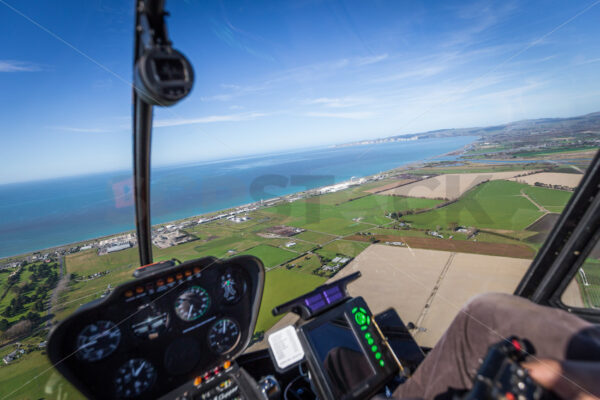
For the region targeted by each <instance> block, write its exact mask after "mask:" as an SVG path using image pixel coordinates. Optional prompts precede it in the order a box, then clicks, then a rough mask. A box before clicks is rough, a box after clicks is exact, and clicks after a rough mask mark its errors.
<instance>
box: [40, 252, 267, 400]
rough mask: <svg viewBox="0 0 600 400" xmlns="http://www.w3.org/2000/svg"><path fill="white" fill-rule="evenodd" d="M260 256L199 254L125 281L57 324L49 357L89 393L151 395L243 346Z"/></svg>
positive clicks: (254, 308)
mask: <svg viewBox="0 0 600 400" xmlns="http://www.w3.org/2000/svg"><path fill="white" fill-rule="evenodd" d="M263 285H264V268H263V265H262V263H261V262H260V260H259V259H257V258H256V257H252V256H240V257H235V258H232V259H229V260H227V261H220V260H217V259H216V258H212V257H209V258H202V259H198V260H193V261H187V262H185V263H182V264H180V265H176V266H173V267H169V268H167V269H163V270H159V271H156V272H153V273H151V274H148V275H146V276H143V277H141V278H138V279H135V280H133V281H131V282H127V283H125V284H123V285H121V286H119V287H117V288H115V290H114V291H113V292H112V293H111V294H110V295H109V296H108V297H106V298H105V299H102V300H100V301H99V302H93V303H90V304H88V305H86V306H84V307H83V308H81V309H79V310H78V311H76V312H75V313H74V314H73V315H71V316H70V317H68V318H67V319H66V320H64V321H63V322H62V323H60V324H59V325H58V326H57V327H56V328H55V330H54V331H53V332H52V334H51V336H50V339H49V342H48V356H49V357H50V360H51V362H52V363H53V364H54V365H55V366H56V368H57V369H59V370H60V372H61V373H62V374H63V375H65V377H67V379H69V381H71V383H73V384H74V385H75V386H76V387H77V388H78V389H79V390H80V391H81V392H82V393H83V394H85V395H86V396H87V397H89V398H121V399H127V398H133V399H138V398H156V397H160V396H161V395H162V394H164V393H167V392H169V391H171V390H173V389H174V388H176V387H179V386H181V385H182V384H184V383H185V382H187V381H189V380H190V379H193V378H194V376H196V375H198V374H200V373H202V372H203V371H207V370H209V369H212V368H214V367H215V366H217V365H221V364H222V363H223V362H225V361H227V360H231V359H234V358H235V357H236V356H237V355H239V354H241V352H242V351H243V350H244V349H245V348H246V347H247V345H248V343H249V341H250V339H251V336H252V334H253V331H254V327H255V324H256V318H257V315H258V309H259V306H260V301H261V298H262V290H263Z"/></svg>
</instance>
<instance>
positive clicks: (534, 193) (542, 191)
mask: <svg viewBox="0 0 600 400" xmlns="http://www.w3.org/2000/svg"><path fill="white" fill-rule="evenodd" d="M523 191H524V192H525V193H526V194H527V195H528V196H529V197H531V198H532V199H533V201H535V202H536V203H538V204H539V205H541V206H542V207H544V208H545V209H547V210H548V211H550V212H556V213H561V212H562V210H563V208H564V207H565V205H566V204H567V202H568V201H569V199H570V198H571V195H572V194H573V193H572V192H567V191H564V190H554V189H547V188H544V187H539V186H528V187H526V188H523Z"/></svg>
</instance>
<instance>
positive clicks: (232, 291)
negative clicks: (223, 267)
mask: <svg viewBox="0 0 600 400" xmlns="http://www.w3.org/2000/svg"><path fill="white" fill-rule="evenodd" d="M245 290H246V282H245V281H244V279H243V278H242V277H241V276H239V275H238V274H234V273H232V272H226V273H224V274H223V275H221V278H220V282H219V292H220V294H221V297H222V299H223V301H224V302H225V303H227V304H234V303H237V302H238V301H239V300H240V299H241V298H242V295H243V294H244V292H245Z"/></svg>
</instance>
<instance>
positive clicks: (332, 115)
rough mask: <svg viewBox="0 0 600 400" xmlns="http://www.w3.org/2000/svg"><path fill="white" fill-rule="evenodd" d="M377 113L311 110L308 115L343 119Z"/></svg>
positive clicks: (358, 117)
mask: <svg viewBox="0 0 600 400" xmlns="http://www.w3.org/2000/svg"><path fill="white" fill-rule="evenodd" d="M374 115H375V114H374V113H372V112H371V111H355V112H309V113H306V116H307V117H319V118H341V119H367V118H372V117H373V116H374Z"/></svg>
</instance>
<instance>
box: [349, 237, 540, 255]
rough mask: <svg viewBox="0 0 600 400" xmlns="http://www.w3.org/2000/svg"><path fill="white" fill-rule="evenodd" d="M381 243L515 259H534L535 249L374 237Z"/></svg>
mask: <svg viewBox="0 0 600 400" xmlns="http://www.w3.org/2000/svg"><path fill="white" fill-rule="evenodd" d="M373 236H374V237H375V238H376V239H378V240H379V241H380V242H404V243H406V244H407V245H408V246H410V247H415V248H418V249H431V250H442V251H454V252H458V253H475V254H484V255H488V256H503V257H514V258H533V256H534V255H535V253H534V251H533V249H531V248H530V247H528V246H525V245H519V244H510V243H486V242H471V241H467V240H449V239H448V240H447V239H434V238H423V237H414V236H396V235H373ZM370 237H371V236H361V235H352V236H347V237H345V238H344V239H347V240H357V241H361V242H368V241H369V238H370Z"/></svg>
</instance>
